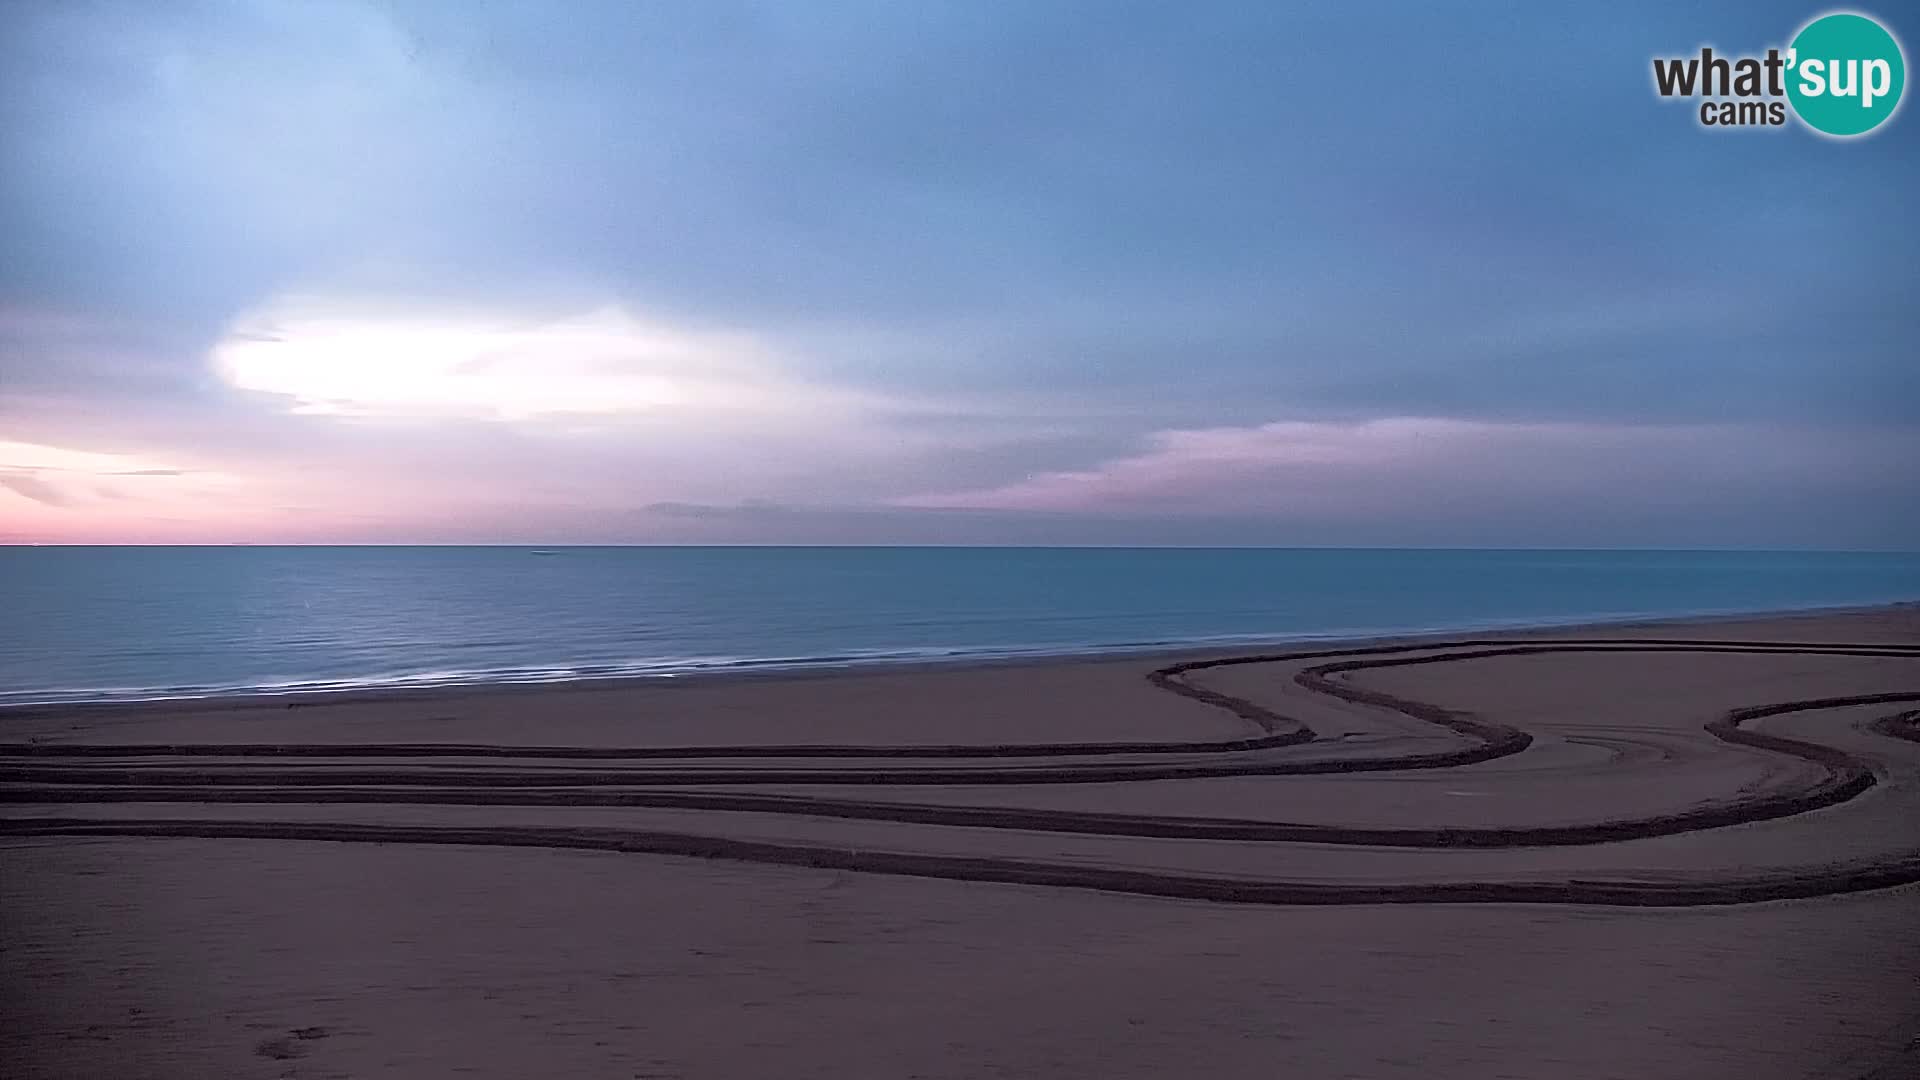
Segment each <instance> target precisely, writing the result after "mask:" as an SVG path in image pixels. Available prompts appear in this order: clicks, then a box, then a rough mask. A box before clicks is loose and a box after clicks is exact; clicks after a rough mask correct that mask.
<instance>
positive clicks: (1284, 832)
mask: <svg viewBox="0 0 1920 1080" xmlns="http://www.w3.org/2000/svg"><path fill="white" fill-rule="evenodd" d="M1555 652H1623V653H1629V654H1631V653H1639V652H1716V653H1737V654H1749V655H1768V654H1775V655H1778V654H1787V655H1799V654H1817V655H1835V656H1867V657H1902V658H1920V647H1915V646H1899V645H1846V644H1826V643H1794V642H1753V643H1747V642H1723V641H1697V640H1676V639H1662V638H1617V639H1576V640H1568V641H1552V640H1534V641H1527V642H1521V643H1515V642H1512V641H1500V640H1490V639H1466V640H1459V641H1451V642H1420V643H1411V644H1396V645H1378V646H1369V647H1364V648H1354V649H1331V650H1315V651H1308V652H1290V653H1278V654H1261V655H1252V656H1236V657H1226V658H1214V659H1208V660H1197V661H1188V662H1184V663H1179V664H1174V665H1170V666H1167V667H1163V668H1160V669H1157V670H1155V671H1153V672H1150V673H1149V674H1148V676H1147V678H1148V680H1149V681H1150V682H1151V683H1153V685H1155V686H1157V687H1159V688H1161V689H1163V690H1167V691H1169V692H1172V693H1175V694H1178V695H1180V696H1182V697H1186V698H1189V699H1192V700H1195V701H1198V702H1200V703H1202V704H1206V705H1210V706H1214V707H1218V708H1224V709H1227V710H1229V711H1231V712H1233V713H1234V714H1235V715H1236V716H1239V717H1240V718H1242V719H1243V720H1246V721H1247V722H1249V723H1251V724H1253V725H1254V726H1256V727H1257V728H1259V729H1260V730H1261V731H1262V732H1263V734H1262V735H1261V736H1258V737H1254V738H1248V739H1237V740H1217V741H1211V742H1165V743H1139V742H1132V743H1048V744H1035V745H1030V746H966V745H941V746H931V747H925V746H923V747H914V746H757V747H751V746H726V747H691V746H682V747H637V748H605V747H603V748H572V747H534V748H530V750H531V752H529V749H526V748H518V747H508V746H458V745H428V746H422V745H418V744H386V745H379V746H365V745H363V746H353V747H343V746H330V745H316V744H300V745H265V746H203V745H193V746H179V745H166V746H162V745H148V746H104V745H88V746H80V745H60V744H31V745H17V744H16V745H11V746H6V747H0V761H8V764H7V765H6V766H5V767H4V769H3V770H0V780H4V781H6V782H7V783H9V784H11V785H15V786H13V787H11V788H8V789H4V790H0V800H4V801H6V802H11V803H16V804H19V803H76V802H204V803H240V802H245V803H395V804H400V803H424V804H442V805H490V806H630V807H654V808H658V807H667V808H675V809H697V810H712V811H722V812H752V813H774V814H788V815H797V816H805V817H813V818H846V819H856V820H872V821H887V822H897V823H907V824H916V825H935V826H964V827H970V828H986V829H1007V830H1019V831H1026V832H1056V833H1078V834H1088V835H1101V836H1127V837H1157V838H1172V839H1205V840H1231V841H1254V842H1276V843H1299V842H1304V843H1315V844H1335V845H1354V846H1379V847H1399V848H1514V847H1542V846H1575V845H1585V844H1602V843H1609V842H1617V841H1622V840H1633V839H1645V838H1649V837H1655V836H1665V835H1673V834H1677V833H1684V832H1693V831H1698V830H1702V829H1713V828H1720V827H1725V826H1729V825H1739V824H1745V823H1749V822H1757V821H1764V820H1769V819H1775V818H1782V817H1788V816H1792V815H1796V814H1801V813H1806V812H1808V811H1812V810H1817V809H1821V808H1824V807H1830V806H1834V805H1836V804H1839V803H1842V802H1845V801H1847V800H1849V799H1852V798H1854V797H1855V796H1857V795H1859V794H1861V793H1862V792H1865V791H1866V790H1868V789H1869V788H1871V787H1872V786H1873V785H1874V784H1875V783H1876V782H1877V780H1876V775H1875V771H1874V769H1873V768H1872V766H1871V765H1870V764H1869V763H1867V762H1865V761H1863V760H1860V759H1858V758H1856V757H1854V756H1853V755H1851V754H1848V753H1846V752H1844V751H1841V750H1838V749H1836V748H1833V747H1829V746H1825V745H1822V744H1818V743H1811V742H1806V741H1802V740H1799V739H1791V738H1787V737H1784V736H1780V735H1774V734H1770V733H1766V732H1760V731H1755V730H1752V729H1751V728H1749V727H1746V726H1744V725H1746V724H1747V723H1748V722H1749V721H1753V720H1758V719H1762V718H1765V717H1770V716H1779V715H1785V714H1789V713H1798V712H1814V711H1819V710H1826V709H1835V708H1843V707H1854V706H1861V705H1872V704H1893V703H1903V702H1913V701H1920V691H1914V692H1894V693H1879V694H1867V695H1855V696H1849V697H1829V698H1817V699H1808V700H1803V701H1793V702H1779V703H1773V704H1768V705H1761V706H1753V707H1748V708H1743V709H1736V710H1733V711H1731V712H1728V713H1726V714H1725V715H1722V716H1720V717H1718V718H1717V719H1715V720H1713V721H1712V722H1711V723H1709V724H1707V725H1706V727H1705V730H1706V731H1707V732H1708V733H1710V734H1711V735H1713V736H1714V738H1715V739H1717V740H1719V741H1720V742H1723V743H1727V744H1731V745H1736V746H1743V747H1748V748H1752V749H1757V750H1761V751H1765V752H1769V753H1776V754H1783V755H1787V756H1791V757H1794V758H1798V759H1800V760H1803V761H1806V762H1810V763H1812V764H1815V765H1817V766H1819V767H1820V769H1821V773H1822V775H1821V777H1820V779H1818V780H1817V781H1814V782H1813V783H1811V784H1806V785H1803V786H1800V787H1797V788H1795V789H1792V790H1785V791H1774V792H1764V793H1755V794H1750V795H1744V796H1740V797H1736V798H1733V799H1729V800H1726V801H1724V802H1719V803H1710V804H1707V805H1703V806H1699V807H1695V808H1692V809H1688V810H1683V811H1678V812H1674V813H1667V814H1658V815H1652V816H1647V817H1639V818H1622V819H1610V820H1604V821H1598V822H1592V823H1584V824H1575V825H1556V826H1516V827H1502V828H1427V829H1408V828H1367V827H1348V826H1340V825H1307V824H1294V823H1286V822H1273V821H1250V820H1241V819H1226V818H1202V817H1165V816H1155V815H1136V814H1123V813H1087V812H1076V811H1058V810H1045V809H1026V808H1017V807H974V806H952V805H939V804H921V803H905V802H900V803H896V802H882V801H864V800H851V799H832V798H815V797H811V796H800V795H767V794H754V793H746V792H684V791H648V790H637V791H636V790H620V791H613V790H607V788H609V787H613V786H619V787H623V788H628V787H633V788H643V789H644V788H647V787H652V786H656V785H671V786H677V785H691V784H701V785H743V784H877V785H910V784H967V785H974V784H1016V785H1017V784H1034V783H1110V782H1116V781H1144V780H1158V779H1186V778H1195V777H1222V776H1278V775H1302V774H1314V773H1370V772H1389V771H1394V770H1405V769H1436V768H1446V767H1452V766H1458V765H1464V764H1471V763H1475V762H1480V761H1488V760H1493V759H1495V758H1500V757H1506V756H1509V755H1512V754H1517V753H1520V752H1522V751H1524V750H1525V749H1526V748H1527V747H1528V745H1529V744H1530V743H1531V741H1532V736H1531V735H1529V734H1528V733H1527V732H1525V731H1522V730H1520V729H1519V728H1516V727H1512V726H1510V725H1505V724H1498V723H1493V722H1490V721H1487V720H1483V719H1481V718H1478V717H1475V716H1473V715H1471V714H1468V713H1465V712H1461V711H1458V710H1451V709H1446V708H1442V707H1440V706H1437V705H1433V704H1429V703H1425V702H1419V701H1413V700H1409V699H1405V698H1399V697H1395V696H1393V695H1390V694H1386V693H1384V692H1381V691H1378V690H1372V689H1368V688H1365V687H1360V686H1356V685H1353V684H1352V683H1350V682H1348V681H1346V679H1345V678H1344V676H1346V675H1349V674H1351V673H1353V672H1358V671H1364V670H1368V669H1373V668H1386V667H1400V666H1408V665H1420V664H1437V663H1447V662H1455V661H1461V660H1473V659H1483V658H1490V657H1499V656H1520V655H1534V654H1546V653H1555ZM1307 660H1327V661H1330V662H1327V663H1320V664H1317V665H1314V666H1311V667H1307V668H1305V669H1303V670H1301V671H1299V672H1298V673H1297V674H1296V675H1295V676H1294V680H1293V681H1294V682H1295V683H1296V684H1297V685H1299V686H1301V687H1303V688H1305V689H1307V690H1310V691H1313V692H1315V693H1319V694H1325V695H1330V696H1332V697H1334V698H1338V699H1341V700H1344V701H1347V702H1351V703H1354V704H1359V705H1363V706H1367V707H1369V708H1377V709H1385V710H1389V711H1392V712H1395V713H1398V714H1401V715H1403V716H1407V717H1411V718H1414V719H1416V720H1419V721H1422V722H1424V723H1427V724H1431V725H1434V726H1437V727H1440V728H1442V729H1445V730H1446V731H1448V732H1451V733H1452V734H1454V735H1456V736H1459V737H1460V738H1462V739H1463V740H1464V741H1465V743H1466V745H1463V746H1460V747H1458V748H1456V749H1452V750H1444V751H1436V752H1427V753H1413V754H1401V755H1397V756H1389V757H1348V758H1332V759H1320V760H1310V761H1286V760H1277V761H1276V760H1258V757H1259V752H1261V751H1268V750H1272V749H1275V748H1277V747H1283V746H1290V745H1296V744H1301V743H1306V742H1310V741H1312V740H1313V739H1314V738H1315V734H1314V732H1313V731H1312V730H1311V729H1310V728H1308V727H1307V726H1306V725H1305V724H1303V723H1301V722H1299V721H1297V720H1294V719H1292V718H1289V717H1286V716H1284V715H1282V714H1280V713H1278V712H1275V711H1274V710H1272V709H1269V708H1267V707H1266V706H1263V705H1261V704H1259V703H1256V702H1253V701H1250V700H1248V699H1246V698H1244V697H1239V696H1235V695H1230V694H1226V693H1224V692H1222V691H1219V690H1217V689H1214V688H1211V687H1208V686H1206V685H1204V684H1203V683H1200V682H1197V681H1195V679H1194V677H1193V676H1194V675H1195V674H1196V673H1199V672H1204V671H1206V670H1210V669H1216V668H1224V667H1232V666H1242V665H1251V664H1273V663H1281V662H1289V663H1297V662H1300V661H1307ZM1866 730H1870V731H1873V732H1875V733H1878V734H1881V735H1885V736H1890V737H1894V738H1900V739H1905V740H1909V741H1920V710H1909V711H1906V712H1900V713H1896V714H1894V715H1891V716H1887V717H1884V718H1881V719H1879V720H1876V721H1874V722H1872V723H1871V724H1869V725H1867V726H1866ZM1168 754H1178V755H1193V754H1216V755H1220V756H1221V757H1222V758H1223V759H1224V760H1218V761H1203V762H1183V763H1179V764H1157V763H1118V762H1098V763H1091V764H1068V763H1054V764H1048V765H1042V766H1033V767H1025V768H1022V767H1017V766H1016V767H1007V766H996V767H989V768H963V769H955V768H951V767H946V768H912V767H908V766H899V767H871V766H869V767H862V768H848V769H821V768H811V769H792V768H776V767H764V768H758V769H745V770H742V769H733V770H721V769H675V770H671V771H668V770H658V769H617V770H604V769H603V770H598V771H590V770H573V771H563V770H541V771H538V772H533V771H523V772H511V771H501V772H479V773H476V772H471V771H468V772H461V771H453V770H445V769H439V768H433V769H428V770H421V769H419V768H417V767H416V768H414V769H391V768H390V769H385V770H380V769H366V768H360V767H353V768H346V767H340V766H333V765H317V766H308V767H307V768H306V769H305V770H300V771H296V770H291V769H288V768H277V769H260V768H253V767H251V765H250V764H249V763H251V762H254V761H258V760H259V759H263V758H277V759H281V760H282V761H283V762H284V761H285V759H288V758H294V759H298V758H302V757H307V758H367V757H387V758H426V759H431V758H436V757H456V756H457V757H465V758H505V759H512V758H543V759H552V758H580V759H626V758H630V759H635V760H650V759H659V760H673V759H696V758H701V757H714V758H740V757H763V758H783V757H821V758H828V757H842V758H872V759H893V758H921V757H924V758H932V759H940V758H968V757H972V758H999V759H1005V758H1033V759H1041V760H1045V759H1059V758H1063V757H1085V758H1098V757H1103V756H1110V755H1142V756H1147V755H1168ZM1249 755H1252V756H1254V757H1255V758H1256V760H1234V759H1237V758H1242V759H1243V758H1246V757H1248V756H1249ZM154 757H168V758H175V757H179V758H195V759H197V758H222V759H228V760H233V759H238V760H239V761H240V762H241V763H242V764H241V766H240V767H239V768H235V767H233V766H231V765H217V764H215V765H207V766H197V767H193V768H187V769H181V768H178V767H161V768H158V769H155V768H151V767H132V768H128V767H119V768H108V767H102V764H98V763H96V762H98V761H99V759H136V760H137V759H142V758H154ZM49 758H52V759H71V760H74V761H76V762H84V764H76V765H73V766H67V767H61V766H52V767H46V766H42V765H40V764H39V762H42V761H45V760H46V759H49ZM21 762H27V763H29V764H16V763H21ZM263 785H265V786H263ZM391 785H405V787H404V788H396V787H393V786H391ZM535 788H538V789H540V790H532V789H535ZM0 835H16V836H51V835H60V836H199V837H248V838H271V839H301V840H337V841H347V842H383V843H447V844H468V845H474V844H478V845H493V846H510V847H528V846H539V847H556V848H576V849H589V850H614V851H628V852H646V853H653V854H670V855H690V856H697V857H705V858H715V859H730V860H736V861H745V862H758V863H770V864H778V865H790V866H810V867H818V868H827V869H837V870H851V871H862V872H872V873H888V874H905V875H912V876H923V877H937V878H947V879H953V880H972V881H996V882H1010V883H1019V884H1035V885H1049V886H1056V887H1071V888H1088V889H1099V890H1104V891H1114V892H1126V893H1136V894H1142V895H1152V896H1166V897H1179V898H1185V899H1195V900H1216V901H1228V902H1240V903H1267V904H1367V903H1448V902H1523V903H1582V904H1614V905H1632V906H1691V905H1700V904H1728V903H1747V902H1756V901H1761V900H1774V899H1786V898H1799V897H1810V896H1818V895H1826V894H1831V893H1840V892H1851V891H1859V890H1863V889H1878V888H1885V887H1889V886H1893V885H1902V884H1909V883H1913V882H1920V858H1905V859H1894V860H1888V861H1882V862H1877V863H1873V864H1870V865H1858V866H1841V867H1827V868H1821V869H1818V870H1810V871H1807V872H1802V873H1794V874H1782V875H1774V876H1761V877H1753V878H1742V879H1724V880H1708V881H1699V882H1639V881H1624V880H1611V881H1609V880H1577V879H1576V880H1567V881H1487V882H1409V883H1364V884H1361V883H1338V882H1300V881H1278V880H1267V879H1258V878H1246V877H1233V876H1215V875H1205V874H1191V873H1179V872H1166V871H1159V870H1131V869H1121V868H1110V867H1101V866H1089V865H1081V864H1063V863H1052V862H1044V861H1034V860H1028V859H1014V858H996V857H973V856H957V855H940V854H921V853H913V852H904V851H875V850H858V849H847V848H843V847H839V846H833V845H826V844H820V843H780V842H765V841H755V840H745V839H733V838H726V837H716V836H702V835H697V834H688V833H680V832H668V831H659V830H637V829H609V828H560V827H531V826H528V827H523V826H510V825H509V826H495V827H484V828H476V827H455V826H424V825H387V824H367V823H321V822H269V821H238V820H221V819H152V820H139V819H130V820H109V819H88V818H37V819H14V820H10V821H5V822H0Z"/></svg>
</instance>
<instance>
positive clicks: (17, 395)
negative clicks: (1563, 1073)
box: [0, 0, 1920, 549]
mask: <svg viewBox="0 0 1920 1080" xmlns="http://www.w3.org/2000/svg"><path fill="white" fill-rule="evenodd" d="M1821 10H1824V9H1820V8H1816V7H1810V6H1805V5H1791V4H1772V3H1753V2H1741V3H1729V4H1697V5H1671V4H1656V3H1646V4H1639V5H1619V4H1593V5H1584V6H1581V7H1574V6H1570V5H1539V4H1526V3H1513V4H1502V3H1494V2H1486V3H1475V4H1413V3H1387V2H1371V3H1357V4H1332V3H1327V4H1312V5H1300V6H1290V5H1285V4H1281V3H1273V2H1254V3H1228V2H1224V0H1200V2H1198V3H1193V4H1176V3H1171V2H1167V0H1159V2H1154V3H1137V2H1129V0H1113V2H1107V0H1086V2H1069V0H1021V2H1014V0H998V2H997V0H968V2H959V3H935V2H930V0H929V2H919V0H916V2H915V3H909V4H903V3H862V2H835V3H831V4H829V3H795V2H791V0H775V2H769V3H760V4H749V3H734V2H727V0H677V2H647V0H611V2H598V3H596V2H591V0H572V2H569V3H566V4H551V3H543V2H528V3H506V2H499V0H471V2H452V0H448V2H443V3H425V2H421V3H411V2H400V0H386V2H375V0H311V2H291V0H221V2H205V3H200V2H194V0H182V2H169V3H151V2H147V0H128V2H106V0H73V2H55V0H14V2H11V3H4V4H0V250H3V251H4V256H3V257H0V541H11V542H36V543H38V542H66V543H230V542H251V543H390V542H391V543H529V544H561V543H851V544H863V543H913V544H929V543H931V544H943V543H952V544H976V543H984V544H999V543H1005V544H1224V545H1240V544H1255V545H1266V544H1273V545H1307V546H1341V545H1365V546H1491V547H1524V546H1551V547H1742V548H1751V547H1790V548H1801V547H1809V548H1894V549H1913V548H1920V484H1916V483H1915V482H1914V480H1913V476H1914V471H1915V465H1916V464H1917V463H1920V304H1917V303H1916V301H1920V220H1916V213H1917V211H1916V209H1915V205H1914V198H1913V192H1914V191H1915V190H1916V187H1915V178H1916V176H1920V169H1916V165H1920V126H1917V125H1920V118H1917V117H1916V116H1914V115H1913V110H1912V109H1911V108H1908V109H1904V110H1903V111H1902V113H1901V114H1900V115H1897V116H1895V117H1894V119H1893V120H1892V121H1890V122H1889V124H1888V125H1886V126H1885V127H1884V128H1883V129H1882V130H1881V131H1879V132H1877V133H1875V134H1873V135H1871V136H1869V137H1867V138H1863V139H1855V140H1849V141H1837V140H1830V139H1825V138H1821V137H1818V136H1816V135H1815V134H1813V133H1811V132H1809V131H1808V130H1806V129H1804V128H1801V127H1799V126H1797V125H1790V126H1788V127H1786V128H1781V129H1746V130H1731V131H1729V130H1709V129H1703V128H1702V127H1700V126H1699V124H1698V123H1697V122H1696V120H1695V114H1694V111H1693V107H1692V106H1690V105H1689V104H1687V103H1684V102H1674V101H1662V100H1660V99H1659V98H1657V97H1656V95H1655V94H1654V92H1653V88H1652V80H1651V74H1650V72H1651V59H1652V57H1654V56H1676V55H1685V54H1687V53H1689V52H1694V51H1697V50H1698V48H1699V47H1700V46H1701V45H1702V44H1711V45H1713V46H1714V47H1715V48H1716V49H1717V50H1721V51H1723V52H1732V53H1740V52H1763V51H1764V50H1765V49H1766V48H1767V47H1768V46H1776V45H1784V44H1785V42H1786V41H1787V40H1788V39H1789V38H1790V37H1791V35H1792V34H1793V32H1794V31H1795V30H1796V29H1797V28H1798V27H1799V26H1801V25H1802V24H1804V23H1805V22H1806V21H1807V20H1808V19H1809V18H1811V17H1812V16H1813V15H1815V14H1818V13H1819V12H1820V11H1821ZM1867 10H1869V11H1871V10H1872V9H1867ZM1884 14H1886V15H1887V16H1889V17H1888V18H1887V19H1886V20H1885V21H1886V22H1888V23H1889V25H1890V26H1891V27H1892V29H1893V30H1894V32H1895V33H1896V34H1900V33H1903V32H1904V33H1906V34H1920V18H1916V17H1915V16H1914V15H1913V13H1912V12H1911V11H1907V10H1904V9H1898V8H1890V9H1889V10H1887V11H1886V12H1885V13H1884ZM1909 40H1920V38H1917V39H1909ZM1908 51H1909V54H1911V51H1912V50H1911V47H1909V49H1908Z"/></svg>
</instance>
